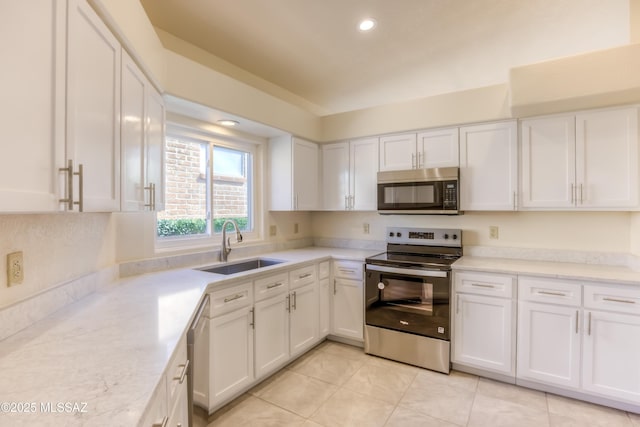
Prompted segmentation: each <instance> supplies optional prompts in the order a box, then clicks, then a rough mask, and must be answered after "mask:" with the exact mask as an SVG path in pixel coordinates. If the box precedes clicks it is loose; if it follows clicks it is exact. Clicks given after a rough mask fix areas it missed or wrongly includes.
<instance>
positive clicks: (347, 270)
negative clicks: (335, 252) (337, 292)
mask: <svg viewBox="0 0 640 427" xmlns="http://www.w3.org/2000/svg"><path fill="white" fill-rule="evenodd" d="M340 272H341V273H355V272H356V271H355V270H349V269H347V268H341V269H340Z"/></svg>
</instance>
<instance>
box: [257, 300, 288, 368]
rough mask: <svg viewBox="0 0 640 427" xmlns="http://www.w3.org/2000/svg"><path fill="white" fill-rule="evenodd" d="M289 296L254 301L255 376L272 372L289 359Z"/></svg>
mask: <svg viewBox="0 0 640 427" xmlns="http://www.w3.org/2000/svg"><path fill="white" fill-rule="evenodd" d="M288 306H289V296H288V294H284V293H282V294H280V295H278V296H275V297H272V298H269V299H266V300H264V301H259V302H256V303H255V306H254V310H255V316H256V318H255V366H256V378H262V377H263V376H265V375H267V374H269V373H271V372H273V371H274V370H276V369H277V368H279V367H280V366H282V365H283V364H285V363H286V362H287V361H288V360H289V307H288Z"/></svg>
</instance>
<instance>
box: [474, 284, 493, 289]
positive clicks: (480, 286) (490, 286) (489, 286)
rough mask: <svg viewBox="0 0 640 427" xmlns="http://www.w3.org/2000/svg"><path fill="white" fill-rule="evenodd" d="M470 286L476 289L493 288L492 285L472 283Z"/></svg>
mask: <svg viewBox="0 0 640 427" xmlns="http://www.w3.org/2000/svg"><path fill="white" fill-rule="evenodd" d="M471 286H475V287H477V288H491V289H493V288H495V286H493V285H485V284H482V283H472V284H471Z"/></svg>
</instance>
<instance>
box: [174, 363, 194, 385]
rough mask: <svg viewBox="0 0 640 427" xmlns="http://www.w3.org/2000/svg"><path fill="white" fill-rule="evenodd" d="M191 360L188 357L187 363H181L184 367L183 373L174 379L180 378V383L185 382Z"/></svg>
mask: <svg viewBox="0 0 640 427" xmlns="http://www.w3.org/2000/svg"><path fill="white" fill-rule="evenodd" d="M189 362H190V361H189V359H187V361H186V362H185V363H183V364H182V365H180V367H181V368H182V373H181V374H180V375H178V376H177V377H173V379H174V380H178V381H179V382H180V384H182V383H183V382H184V378H185V377H186V376H187V372H188V371H189Z"/></svg>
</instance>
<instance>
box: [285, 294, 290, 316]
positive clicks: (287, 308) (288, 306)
mask: <svg viewBox="0 0 640 427" xmlns="http://www.w3.org/2000/svg"><path fill="white" fill-rule="evenodd" d="M285 309H286V310H287V311H288V312H291V295H287V304H286V305H285Z"/></svg>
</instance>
